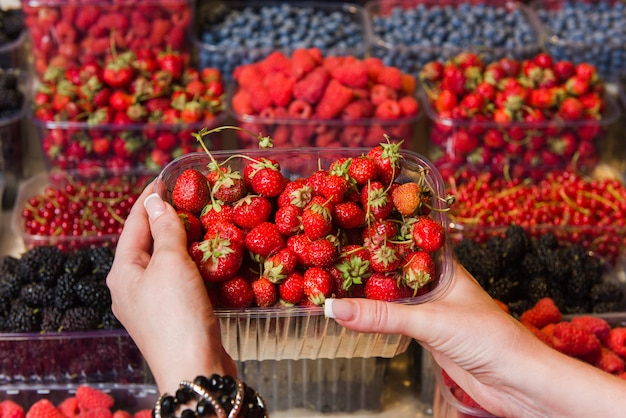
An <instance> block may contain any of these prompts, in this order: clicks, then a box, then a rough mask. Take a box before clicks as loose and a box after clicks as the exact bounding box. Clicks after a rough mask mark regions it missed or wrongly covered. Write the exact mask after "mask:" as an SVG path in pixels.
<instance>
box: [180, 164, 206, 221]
mask: <svg viewBox="0 0 626 418" xmlns="http://www.w3.org/2000/svg"><path fill="white" fill-rule="evenodd" d="M209 199H210V192H209V185H208V182H207V179H206V177H205V176H204V175H203V174H202V173H201V172H200V171H198V170H195V169H191V168H189V169H186V170H185V171H183V172H182V173H181V174H180V175H179V176H178V177H177V178H176V183H175V184H174V189H173V190H172V203H173V204H174V207H175V208H176V209H178V210H183V211H186V212H190V213H192V214H194V215H196V214H199V213H200V211H201V210H202V208H204V206H205V205H206V204H207V203H208V202H209Z"/></svg>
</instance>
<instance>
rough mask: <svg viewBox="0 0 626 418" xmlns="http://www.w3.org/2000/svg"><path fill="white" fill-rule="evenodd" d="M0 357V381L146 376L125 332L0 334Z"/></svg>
mask: <svg viewBox="0 0 626 418" xmlns="http://www.w3.org/2000/svg"><path fill="white" fill-rule="evenodd" d="M0 357H1V361H0V385H19V384H33V385H35V384H43V383H45V384H48V383H58V384H62V383H63V384H64V383H98V382H117V383H144V382H147V381H149V380H148V379H149V378H150V374H149V372H148V370H147V368H146V365H145V362H144V360H143V357H142V355H141V352H140V351H139V349H138V348H137V346H136V345H135V343H134V342H133V341H132V339H131V338H130V337H129V336H128V334H127V333H126V331H125V330H112V331H90V332H59V333H5V334H0ZM33 387H35V386H33ZM1 389H2V386H0V390H1ZM0 399H2V398H1V397H0Z"/></svg>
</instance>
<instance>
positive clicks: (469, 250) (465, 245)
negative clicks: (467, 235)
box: [454, 239, 493, 288]
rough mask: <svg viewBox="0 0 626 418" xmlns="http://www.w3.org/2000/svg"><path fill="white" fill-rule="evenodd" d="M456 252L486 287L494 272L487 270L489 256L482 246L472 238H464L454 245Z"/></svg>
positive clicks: (462, 262)
mask: <svg viewBox="0 0 626 418" xmlns="http://www.w3.org/2000/svg"><path fill="white" fill-rule="evenodd" d="M454 254H455V255H456V258H457V260H458V261H459V263H461V265H463V267H465V268H466V269H467V271H468V272H469V273H470V274H471V275H472V276H474V278H475V279H476V280H477V281H478V283H479V284H480V285H481V286H482V287H483V288H485V286H486V285H487V282H488V280H489V279H490V278H491V277H493V273H492V272H490V271H487V270H488V269H487V268H486V267H487V257H486V256H485V252H484V250H483V249H482V248H481V246H480V245H479V244H477V243H476V242H474V241H472V240H470V239H463V240H461V241H460V242H459V243H458V244H457V245H456V246H455V247H454Z"/></svg>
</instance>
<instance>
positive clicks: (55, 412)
mask: <svg viewBox="0 0 626 418" xmlns="http://www.w3.org/2000/svg"><path fill="white" fill-rule="evenodd" d="M26 418H65V415H63V412H61V411H59V409H57V407H55V406H54V405H53V404H52V402H50V401H49V400H48V399H45V398H44V399H40V400H38V401H37V402H35V403H34V404H33V405H32V406H31V407H30V409H29V410H28V412H27V413H26Z"/></svg>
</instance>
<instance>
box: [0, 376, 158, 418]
mask: <svg viewBox="0 0 626 418" xmlns="http://www.w3.org/2000/svg"><path fill="white" fill-rule="evenodd" d="M158 398H159V390H158V388H157V387H156V386H154V385H147V384H146V385H145V384H126V383H90V384H74V385H60V384H32V385H15V386H9V387H4V388H1V389H0V399H2V401H0V411H3V413H4V415H3V416H11V417H23V416H29V417H35V416H37V417H57V416H60V417H73V416H78V415H81V416H116V417H117V416H125V417H126V416H130V417H132V416H134V417H136V418H139V417H146V418H147V417H150V416H151V415H152V408H154V405H155V403H156V401H157V399H158Z"/></svg>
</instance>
